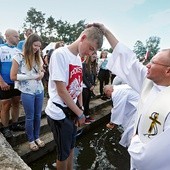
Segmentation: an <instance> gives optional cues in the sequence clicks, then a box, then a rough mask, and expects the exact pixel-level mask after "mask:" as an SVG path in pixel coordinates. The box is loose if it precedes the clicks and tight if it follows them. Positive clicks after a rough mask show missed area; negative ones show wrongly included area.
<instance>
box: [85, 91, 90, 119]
mask: <svg viewBox="0 0 170 170" xmlns="http://www.w3.org/2000/svg"><path fill="white" fill-rule="evenodd" d="M90 98H91V91H90V89H88V88H83V107H84V114H85V116H88V115H89V104H90Z"/></svg>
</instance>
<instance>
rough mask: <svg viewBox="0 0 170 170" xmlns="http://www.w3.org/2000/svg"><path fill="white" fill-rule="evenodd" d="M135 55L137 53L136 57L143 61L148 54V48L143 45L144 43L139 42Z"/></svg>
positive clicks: (135, 48)
mask: <svg viewBox="0 0 170 170" xmlns="http://www.w3.org/2000/svg"><path fill="white" fill-rule="evenodd" d="M133 51H134V53H136V57H137V58H138V59H139V60H141V59H143V57H144V56H145V54H146V47H145V46H144V44H143V43H142V41H140V40H138V41H137V42H136V43H135V45H134V50H133Z"/></svg>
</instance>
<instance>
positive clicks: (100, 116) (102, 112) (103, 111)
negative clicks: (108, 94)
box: [13, 101, 112, 164]
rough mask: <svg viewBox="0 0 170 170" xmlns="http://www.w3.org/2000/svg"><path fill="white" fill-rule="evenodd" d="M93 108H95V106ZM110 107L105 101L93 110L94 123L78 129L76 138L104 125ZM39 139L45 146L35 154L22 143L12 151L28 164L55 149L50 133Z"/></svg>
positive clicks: (42, 135)
mask: <svg viewBox="0 0 170 170" xmlns="http://www.w3.org/2000/svg"><path fill="white" fill-rule="evenodd" d="M93 104H94V105H95V104H97V103H96V102H94V103H93ZM100 105H103V107H101V106H100ZM94 107H97V105H96V106H94ZM111 107H112V106H111V105H110V102H109V101H108V102H106V101H105V102H104V104H103V102H102V103H101V104H99V109H97V108H95V109H94V110H95V112H93V114H92V116H93V117H94V119H95V120H96V121H95V122H93V123H91V124H90V125H84V126H83V127H80V128H78V136H77V138H78V137H80V136H81V135H85V134H86V133H87V132H88V131H89V130H90V129H92V128H96V127H97V126H100V125H101V123H104V122H105V121H106V119H107V120H108V121H109V118H110V110H111ZM92 109H93V108H92ZM40 138H41V139H42V140H43V141H44V142H45V143H46V145H45V147H44V148H40V149H39V150H38V151H36V152H33V151H31V150H30V149H29V145H28V142H24V143H22V144H20V145H17V146H15V147H13V149H14V150H15V151H16V152H17V153H18V155H19V156H21V158H22V159H23V160H24V161H25V162H26V163H27V164H29V163H31V162H33V161H35V160H37V159H39V158H41V157H42V156H44V155H46V154H47V153H49V152H51V151H53V150H54V149H55V143H54V140H53V136H52V133H51V132H50V131H48V132H46V133H43V134H41V136H40Z"/></svg>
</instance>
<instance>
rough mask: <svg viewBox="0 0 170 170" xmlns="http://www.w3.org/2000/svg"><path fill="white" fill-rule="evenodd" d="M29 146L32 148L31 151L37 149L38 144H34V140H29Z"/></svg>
mask: <svg viewBox="0 0 170 170" xmlns="http://www.w3.org/2000/svg"><path fill="white" fill-rule="evenodd" d="M29 148H30V149H31V150H32V151H37V150H38V149H39V147H38V145H36V143H35V142H30V143H29Z"/></svg>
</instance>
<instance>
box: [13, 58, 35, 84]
mask: <svg viewBox="0 0 170 170" xmlns="http://www.w3.org/2000/svg"><path fill="white" fill-rule="evenodd" d="M18 68H19V64H18V63H17V61H16V60H15V59H13V61H12V67H11V72H10V78H11V80H13V81H17V80H18V81H22V80H32V79H37V78H38V74H37V75H26V74H18Z"/></svg>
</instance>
